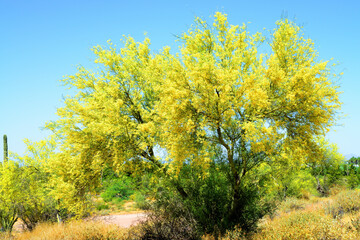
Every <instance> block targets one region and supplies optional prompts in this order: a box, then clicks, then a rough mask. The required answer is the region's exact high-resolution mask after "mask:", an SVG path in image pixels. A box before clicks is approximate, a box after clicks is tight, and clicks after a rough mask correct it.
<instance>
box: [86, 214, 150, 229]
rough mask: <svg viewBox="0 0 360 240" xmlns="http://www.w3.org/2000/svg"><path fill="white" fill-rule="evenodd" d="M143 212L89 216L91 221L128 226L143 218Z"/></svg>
mask: <svg viewBox="0 0 360 240" xmlns="http://www.w3.org/2000/svg"><path fill="white" fill-rule="evenodd" d="M145 216H146V215H145V213H131V214H114V215H106V216H95V217H93V218H91V220H92V221H102V222H104V223H108V224H116V225H118V226H120V227H125V228H128V227H130V226H131V225H134V224H136V223H138V222H139V221H141V220H143V219H144V218H145Z"/></svg>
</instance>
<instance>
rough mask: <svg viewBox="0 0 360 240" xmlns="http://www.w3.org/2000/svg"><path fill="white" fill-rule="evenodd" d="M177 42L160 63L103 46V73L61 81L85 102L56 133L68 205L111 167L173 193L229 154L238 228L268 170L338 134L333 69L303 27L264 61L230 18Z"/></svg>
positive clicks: (276, 36)
mask: <svg viewBox="0 0 360 240" xmlns="http://www.w3.org/2000/svg"><path fill="white" fill-rule="evenodd" d="M180 39H181V41H182V46H181V47H180V53H178V54H175V55H174V54H172V53H170V48H169V47H165V48H164V49H163V50H162V51H161V52H160V53H158V54H154V53H152V52H151V51H150V40H149V39H147V38H146V39H145V41H144V42H142V43H137V42H135V41H134V40H133V39H132V38H130V37H128V38H126V40H125V46H124V47H123V48H121V49H120V50H116V47H115V46H114V45H113V44H110V47H109V48H108V49H104V48H102V47H95V48H94V49H93V51H94V53H95V54H96V56H97V59H96V60H95V62H96V63H98V64H100V66H101V68H100V69H99V71H98V72H91V71H89V70H87V69H85V68H82V67H80V68H79V72H78V73H77V74H75V75H73V76H69V77H68V78H67V79H65V80H64V81H65V83H66V84H67V85H68V86H69V87H70V88H73V89H75V90H77V91H78V93H77V95H76V96H73V97H69V98H67V99H66V100H65V106H64V107H63V108H60V109H59V110H58V115H59V116H60V119H59V120H58V121H56V122H54V123H49V124H48V127H49V128H51V129H53V130H54V131H55V133H56V134H57V135H58V136H60V138H61V148H60V152H59V153H58V155H57V157H56V160H55V161H54V162H53V165H54V169H56V170H55V171H57V172H58V176H59V181H61V182H63V183H64V184H67V185H68V187H67V188H62V189H66V190H65V191H66V193H67V195H68V196H70V195H71V197H79V196H84V195H85V194H86V193H87V192H88V191H89V190H91V189H89V186H94V185H96V184H97V183H98V178H99V176H100V175H101V170H102V168H103V167H104V166H105V165H111V166H114V168H116V169H118V170H120V171H121V170H127V171H129V170H132V171H134V172H136V171H138V170H139V169H152V170H159V171H158V173H159V174H160V173H161V174H163V175H165V176H169V178H171V179H172V180H173V183H175V185H176V182H177V181H176V179H177V176H178V175H179V173H180V171H181V168H182V166H183V165H184V164H185V163H186V164H190V165H191V166H194V167H195V166H200V167H201V168H202V169H206V167H207V166H209V164H210V162H211V161H212V159H214V154H215V152H217V154H219V152H220V154H221V155H222V158H223V159H225V161H226V162H227V165H228V170H229V171H228V174H227V175H228V179H229V182H230V186H229V188H230V189H231V195H232V198H231V199H232V200H231V201H232V203H231V206H230V209H229V216H228V219H229V221H235V222H236V219H239V217H240V216H241V215H242V209H241V199H242V196H241V195H242V192H243V190H244V189H243V186H244V183H245V182H246V181H247V180H246V179H247V178H249V177H251V176H252V175H253V174H255V171H253V170H254V169H255V168H256V167H257V166H258V165H259V163H262V162H266V161H271V159H274V158H271V156H272V155H274V154H277V153H280V152H281V154H282V155H283V156H284V157H286V156H292V157H293V161H304V160H305V159H306V156H307V155H308V154H309V153H310V152H311V151H314V149H316V146H317V145H316V141H315V138H316V136H319V135H324V134H325V133H326V132H327V131H328V129H329V127H331V126H332V125H333V124H334V122H335V120H336V113H337V111H338V110H339V108H340V105H341V104H340V102H339V100H338V95H339V92H338V91H337V85H336V84H335V82H334V77H332V75H330V71H331V69H330V67H329V64H328V61H320V60H318V58H317V52H316V51H315V49H314V46H313V42H312V41H311V40H310V39H305V38H304V37H303V34H302V32H301V29H300V28H299V27H297V26H296V25H295V24H294V23H292V22H290V21H288V20H282V21H279V22H278V23H277V27H276V28H275V30H274V31H273V33H272V34H271V36H270V39H268V41H266V42H269V45H268V46H265V49H267V51H268V52H269V53H268V54H260V53H259V52H258V51H259V46H260V44H263V45H265V43H266V42H265V38H264V37H263V35H262V34H260V33H256V34H254V35H251V34H249V32H248V31H247V30H246V26H245V25H243V26H232V25H229V24H228V21H227V17H226V15H224V14H221V13H216V14H215V21H214V23H213V25H208V24H207V23H206V22H205V21H203V20H201V19H197V20H196V22H195V25H194V26H193V27H192V28H191V29H190V30H189V31H188V32H186V33H184V34H182V35H181V36H180ZM214 149H215V150H216V151H215V150H214ZM157 153H158V154H157ZM160 153H161V154H160ZM160 156H162V157H160ZM205 173H206V171H204V174H205ZM204 176H206V174H205V175H204ZM176 188H177V190H178V191H179V193H180V195H181V196H182V197H183V198H185V199H186V197H187V193H186V189H184V188H182V187H181V186H180V185H176ZM70 190H71V191H70ZM70 192H71V193H72V194H69V193H70ZM65 195H66V194H64V195H63V196H64V197H66V196H65Z"/></svg>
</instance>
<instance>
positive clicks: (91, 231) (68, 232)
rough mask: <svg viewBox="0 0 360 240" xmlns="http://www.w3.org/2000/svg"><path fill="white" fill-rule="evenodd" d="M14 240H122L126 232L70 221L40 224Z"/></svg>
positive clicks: (117, 228) (111, 227) (98, 223)
mask: <svg viewBox="0 0 360 240" xmlns="http://www.w3.org/2000/svg"><path fill="white" fill-rule="evenodd" d="M14 239H15V240H35V239H36V240H65V239H66V240H90V239H91V240H103V239H107V240H123V239H128V230H126V229H122V228H119V227H118V226H116V225H110V224H104V223H100V222H92V221H71V222H68V223H64V224H52V223H41V224H39V225H38V226H36V228H35V229H34V230H33V231H31V232H24V233H21V234H18V235H15V236H14Z"/></svg>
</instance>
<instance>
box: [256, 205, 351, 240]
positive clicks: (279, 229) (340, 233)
mask: <svg viewBox="0 0 360 240" xmlns="http://www.w3.org/2000/svg"><path fill="white" fill-rule="evenodd" d="M253 239H259V240H261V239H267V240H269V239H356V233H355V232H354V231H352V230H350V229H348V228H344V227H343V226H342V224H341V223H340V222H338V221H337V220H334V219H332V218H331V217H330V216H329V215H325V214H324V213H323V212H321V211H293V212H290V213H287V214H283V215H281V216H280V217H278V218H276V219H274V220H273V221H270V222H268V223H267V224H266V225H264V226H263V228H262V229H261V231H260V232H259V233H257V234H256V235H255V236H254V237H253Z"/></svg>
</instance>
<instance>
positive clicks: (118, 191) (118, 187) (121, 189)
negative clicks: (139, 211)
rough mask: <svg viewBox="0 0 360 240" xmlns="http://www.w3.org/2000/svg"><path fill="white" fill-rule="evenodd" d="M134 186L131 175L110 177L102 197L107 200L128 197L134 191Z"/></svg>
mask: <svg viewBox="0 0 360 240" xmlns="http://www.w3.org/2000/svg"><path fill="white" fill-rule="evenodd" d="M134 188H135V186H134V183H133V182H132V180H131V178H130V177H126V176H120V177H119V178H113V179H110V180H109V181H108V182H106V183H105V184H104V192H103V193H102V194H101V197H102V198H103V199H104V201H105V202H110V201H112V200H113V199H116V198H120V199H127V198H129V196H130V195H132V194H133V193H134Z"/></svg>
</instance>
